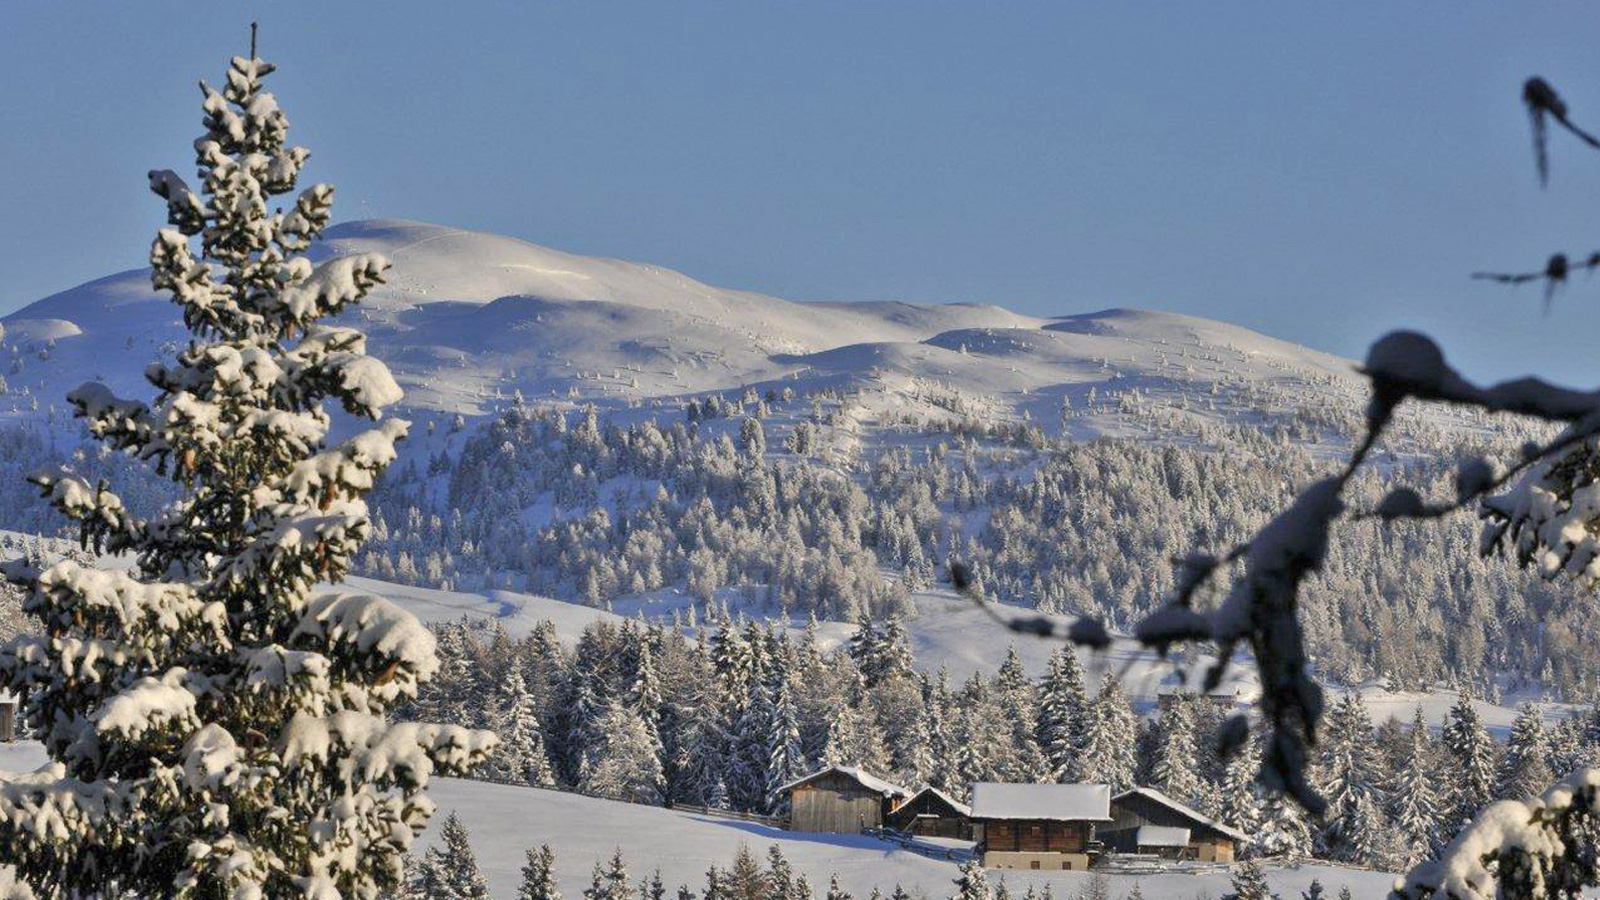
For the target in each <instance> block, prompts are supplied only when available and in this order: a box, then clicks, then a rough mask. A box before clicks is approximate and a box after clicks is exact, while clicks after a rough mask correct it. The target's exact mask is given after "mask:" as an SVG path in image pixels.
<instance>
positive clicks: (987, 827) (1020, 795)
mask: <svg viewBox="0 0 1600 900" xmlns="http://www.w3.org/2000/svg"><path fill="white" fill-rule="evenodd" d="M1110 807H1111V788H1109V787H1107V786H1106V785H1103V784H995V783H979V784H975V785H973V786H972V824H973V835H974V837H975V838H976V840H977V845H978V859H979V860H980V862H981V863H982V864H983V865H984V866H985V867H986V868H991V869H1078V870H1082V869H1087V868H1089V866H1090V864H1091V863H1093V862H1094V860H1095V857H1096V856H1098V855H1099V853H1100V851H1101V844H1100V842H1099V841H1098V840H1097V839H1096V837H1095V828H1096V826H1098V825H1100V824H1101V823H1105V822H1110V821H1111V809H1110Z"/></svg>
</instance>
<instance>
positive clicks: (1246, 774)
mask: <svg viewBox="0 0 1600 900" xmlns="http://www.w3.org/2000/svg"><path fill="white" fill-rule="evenodd" d="M1260 769H1261V750H1260V747H1259V745H1258V744H1257V743H1256V742H1255V741H1253V740H1252V741H1245V742H1244V744H1243V745H1242V746H1241V747H1240V748H1239V750H1238V751H1237V752H1236V753H1234V754H1233V756H1232V758H1230V759H1229V760H1228V763H1227V767H1226V769H1224V772H1223V780H1222V796H1221V809H1220V810H1219V811H1218V812H1219V816H1218V818H1220V819H1221V820H1222V823H1223V824H1225V825H1227V826H1229V827H1230V828H1235V829H1237V830H1239V831H1241V832H1243V833H1245V834H1247V835H1250V836H1251V838H1252V840H1251V842H1250V843H1249V844H1248V845H1247V846H1244V847H1241V848H1239V849H1240V850H1241V851H1242V852H1245V853H1251V852H1253V851H1254V849H1255V838H1257V837H1258V836H1259V835H1260V833H1261V820H1262V817H1263V815H1264V814H1265V809H1264V804H1263V803H1262V800H1261V793H1260V790H1259V788H1258V783H1257V778H1256V775H1257V773H1258V772H1259V771H1260Z"/></svg>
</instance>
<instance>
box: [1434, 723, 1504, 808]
mask: <svg viewBox="0 0 1600 900" xmlns="http://www.w3.org/2000/svg"><path fill="white" fill-rule="evenodd" d="M1441 739H1442V740H1443V743H1444V748H1445V750H1446V751H1447V752H1448V753H1449V757H1450V759H1449V771H1450V773H1451V779H1450V780H1451V783H1452V785H1453V797H1451V798H1450V800H1451V807H1452V815H1451V819H1450V821H1447V822H1446V823H1445V828H1444V833H1446V834H1454V833H1455V832H1456V831H1457V830H1459V829H1460V828H1461V826H1462V825H1464V824H1466V823H1467V822H1470V821H1472V819H1473V817H1474V816H1476V815H1477V814H1478V811H1479V810H1481V809H1483V808H1484V807H1485V806H1487V805H1488V804H1489V803H1490V801H1492V800H1494V790H1495V784H1496V781H1497V775H1496V770H1497V763H1496V760H1495V745H1494V739H1493V738H1491V737H1490V736H1489V730H1488V729H1487V728H1485V727H1484V726H1483V721H1482V720H1481V719H1479V718H1478V711H1477V709H1476V708H1474V707H1473V705H1472V697H1471V695H1469V694H1466V693H1463V694H1462V695H1461V696H1460V697H1458V698H1457V699H1456V702H1455V704H1454V705H1452V706H1451V707H1450V716H1449V718H1448V720H1447V721H1446V722H1445V725H1444V730H1443V733H1442V734H1441Z"/></svg>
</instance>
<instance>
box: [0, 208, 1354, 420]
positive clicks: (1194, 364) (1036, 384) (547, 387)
mask: <svg viewBox="0 0 1600 900" xmlns="http://www.w3.org/2000/svg"><path fill="white" fill-rule="evenodd" d="M373 251H375V252H380V253H383V254H384V255H386V256H387V257H389V259H390V260H391V261H392V262H393V263H394V267H393V269H392V270H391V271H390V274H389V283H388V284H387V286H385V287H384V288H383V289H381V290H379V291H377V292H376V293H375V294H374V295H373V296H372V297H371V298H369V300H368V301H367V302H366V303H364V304H363V306H362V307H361V309H360V310H359V312H357V313H355V314H354V321H355V322H356V323H357V324H359V325H360V326H361V327H362V328H364V329H365V330H366V331H367V332H368V333H369V335H370V339H371V346H372V348H373V352H374V353H375V354H376V355H377V356H379V357H381V358H382V359H384V360H385V361H386V362H387V363H388V364H389V366H390V367H391V368H392V369H393V370H394V372H395V374H396V377H397V378H398V380H399V381H400V382H401V384H402V386H403V387H404V388H405V389H406V392H407V398H406V399H407V404H408V405H409V406H410V407H411V408H413V409H414V410H426V411H433V412H438V413H464V414H467V415H473V414H479V413H484V412H488V411H490V410H491V409H492V408H494V407H495V406H497V405H503V403H501V402H500V401H503V400H504V399H505V398H508V397H509V396H510V395H511V394H512V392H513V391H521V392H522V393H523V394H524V395H525V396H527V397H528V398H530V399H534V398H540V397H545V398H549V397H556V398H562V399H567V398H582V399H585V400H595V401H598V402H601V403H603V404H605V403H611V404H623V403H625V402H627V401H638V400H649V399H659V398H672V397H677V396H681V395H685V394H695V393H700V392H705V391H720V390H730V389H735V388H741V387H743V386H746V385H752V384H755V385H759V384H762V383H765V382H773V381H777V380H780V379H789V380H790V381H791V382H794V383H795V384H796V389H797V390H799V389H801V388H802V387H806V386H812V387H814V386H817V385H837V386H849V387H854V388H861V389H865V390H866V391H867V392H869V393H877V394H879V395H880V396H881V397H883V398H885V399H886V401H889V402H888V403H887V405H886V406H885V407H884V408H892V409H895V410H903V411H906V412H911V413H915V412H918V411H919V410H921V411H924V412H926V411H930V410H935V411H936V409H935V407H932V406H929V404H928V402H927V399H926V398H928V397H931V396H933V395H935V394H938V393H941V392H943V393H946V394H952V393H953V394H957V395H960V396H962V397H964V398H965V399H966V401H967V402H969V403H975V404H978V405H980V406H981V407H983V408H985V409H986V410H988V411H989V412H992V413H997V414H1000V415H1004V416H1008V417H1009V416H1020V415H1022V414H1023V413H1024V412H1027V413H1028V414H1029V415H1030V417H1031V418H1033V419H1035V420H1048V421H1050V422H1052V423H1053V422H1054V421H1055V420H1056V418H1057V411H1058V409H1059V407H1060V406H1061V403H1062V399H1063V398H1067V399H1068V400H1069V401H1072V402H1074V403H1076V404H1077V405H1079V406H1081V405H1083V401H1084V398H1085V397H1086V396H1087V395H1088V392H1089V391H1090V390H1091V389H1092V388H1098V389H1099V390H1100V391H1104V390H1106V389H1107V388H1108V387H1110V388H1115V389H1117V390H1119V391H1123V392H1126V391H1130V390H1133V389H1138V390H1139V391H1141V392H1145V394H1146V395H1157V396H1162V395H1176V394H1178V393H1182V392H1188V393H1191V394H1201V393H1214V391H1213V385H1216V386H1217V391H1221V390H1222V389H1228V390H1229V391H1230V392H1234V391H1237V390H1238V389H1241V388H1246V387H1255V388H1267V387H1269V386H1277V387H1280V388H1304V389H1307V390H1310V391H1312V392H1313V393H1316V394H1320V395H1333V396H1339V397H1341V398H1349V399H1350V400H1351V401H1353V400H1354V398H1355V395H1356V394H1357V393H1358V392H1359V389H1360V386H1361V385H1360V381H1359V379H1358V378H1357V377H1356V376H1355V374H1354V372H1353V367H1352V364H1351V363H1350V362H1349V361H1347V360H1343V359H1340V358H1338V357H1334V356H1331V355H1328V354H1325V353H1320V352H1316V351H1313V350H1308V349H1306V348H1304V347H1300V346H1297V345H1294V344H1290V343H1287V342H1284V341H1279V340H1275V339H1273V338H1269V337H1266V336H1263V335H1260V334H1257V333H1255V332H1251V331H1249V330H1247V329H1243V328H1238V327H1234V326H1230V325H1226V324H1223V323H1220V322H1213V321H1209V320H1205V319H1199V318H1193V317H1189V316H1182V315H1176V314H1170V313H1156V312H1145V311H1139V310H1127V309H1111V310H1105V311H1102V312H1094V313H1087V314H1079V315H1069V316H1065V317H1061V318H1056V319H1041V318H1036V317H1031V316H1024V315H1020V314H1017V313H1013V312H1010V311H1008V310H1005V309H1002V308H1000V307H998V306H988V305H976V304H946V305H918V304H910V303H836V302H835V303H801V302H794V301H790V300H783V299H779V298H776V297H769V296H765V295H762V294H757V293H753V292H748V291H734V290H726V289H722V288H717V287H712V286H710V285H706V284H703V283H701V282H698V281H695V280H694V279H692V278H690V277H688V276H686V275H683V274H680V273H678V272H674V271H671V270H669V269H664V268H661V267H659V266H651V265H644V264H638V263H631V262H624V261H620V260H613V259H602V258H596V257H584V256H576V255H573V254H569V253H563V252H560V251H557V250H551V249H548V248H544V247H539V246H536V245H534V244H529V243H526V242H523V241H519V240H514V239H511V238H506V237H500V236H497V235H491V234H484V233H481V232H473V231H465V230H461V229H453V228H445V227H442V226H437V225H427V224H422V223H417V222H404V221H363V222H352V223H346V224H343V225H339V226H336V227H334V228H331V229H329V231H328V235H327V239H326V240H325V241H324V242H323V244H322V245H321V246H320V247H318V248H317V250H316V253H315V254H314V255H315V256H316V257H318V258H327V257H329V256H335V255H343V254H346V253H356V252H373ZM3 322H4V325H5V329H6V335H7V337H6V341H5V343H6V345H7V346H8V348H9V350H10V352H11V353H12V355H13V356H14V357H15V361H14V362H13V364H12V367H11V373H10V374H9V375H8V380H9V382H10V385H11V387H12V398H13V400H14V401H15V399H16V397H18V396H20V394H21V392H22V391H27V392H28V393H30V394H32V395H33V396H36V397H38V398H39V400H40V403H41V404H45V405H48V404H49V403H51V402H54V401H56V400H57V395H58V394H60V393H61V392H62V390H64V388H65V387H66V386H70V385H73V384H76V383H78V382H80V381H83V380H87V379H90V378H96V377H98V378H102V379H104V380H106V381H107V382H108V383H109V384H110V385H111V386H112V388H113V389H114V390H117V391H118V392H121V393H126V394H127V395H130V396H142V395H144V394H145V393H147V389H146V387H145V385H144V384H143V383H142V380H141V379H140V372H141V371H142V370H143V368H144V366H145V365H146V364H147V363H148V362H150V361H151V360H152V359H154V358H156V357H157V356H160V355H163V354H164V353H165V352H168V351H170V349H171V346H172V344H171V343H169V342H177V341H184V340H186V332H184V331H183V330H182V328H181V323H180V321H179V317H178V310H177V308H176V307H175V306H173V305H171V304H170V303H167V302H165V300H163V299H161V298H159V297H157V296H156V295H155V294H154V293H153V292H152V291H151V290H150V287H149V283H148V274H147V271H146V270H131V271H127V272H122V273H119V274H116V275H112V276H109V277H106V278H102V279H99V280H96V281H92V282H89V283H87V284H84V285H81V286H79V287H76V288H72V289H70V290H67V291H63V292H61V293H59V294H55V295H53V296H50V297H47V298H45V299H43V300H40V301H38V302H36V303H33V304H31V305H29V306H27V307H25V308H24V309H21V310H19V311H17V312H15V313H13V314H11V315H9V316H7V317H5V319H4V320H3ZM919 398H922V399H920V400H919ZM12 405H13V406H15V407H21V405H22V404H19V403H16V402H13V404H12ZM1225 408H1227V409H1234V408H1235V407H1234V406H1233V405H1225ZM18 411H21V410H20V409H19V410H18ZM1196 414H1198V413H1196ZM1075 428H1077V429H1078V430H1080V431H1081V432H1082V436H1088V435H1090V434H1093V433H1100V432H1103V431H1111V432H1115V431H1117V430H1118V428H1117V427H1116V426H1115V425H1114V424H1113V423H1112V422H1111V421H1109V420H1104V419H1096V418H1094V417H1088V418H1086V419H1084V420H1083V421H1082V422H1081V423H1080V424H1078V425H1076V426H1075Z"/></svg>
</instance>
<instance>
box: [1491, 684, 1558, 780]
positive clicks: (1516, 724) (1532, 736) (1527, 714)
mask: <svg viewBox="0 0 1600 900" xmlns="http://www.w3.org/2000/svg"><path fill="white" fill-rule="evenodd" d="M1554 779H1555V776H1554V775H1552V774H1551V772H1550V746H1549V740H1548V738H1547V737H1546V735H1545V730H1544V717H1543V716H1542V715H1541V714H1540V712H1539V708H1538V707H1537V706H1534V705H1533V704H1532V703H1524V704H1523V705H1522V709H1521V710H1519V711H1518V712H1517V718H1516V720H1515V721H1513V722H1512V723H1511V739H1510V740H1509V741H1507V742H1506V755H1505V761H1504V762H1503V763H1502V764H1501V767H1500V787H1499V795H1500V797H1501V798H1502V799H1511V800H1526V799H1528V798H1531V797H1537V796H1539V795H1540V794H1541V793H1543V792H1544V789H1545V788H1546V787H1549V786H1550V782H1551V781H1553V780H1554Z"/></svg>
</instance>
